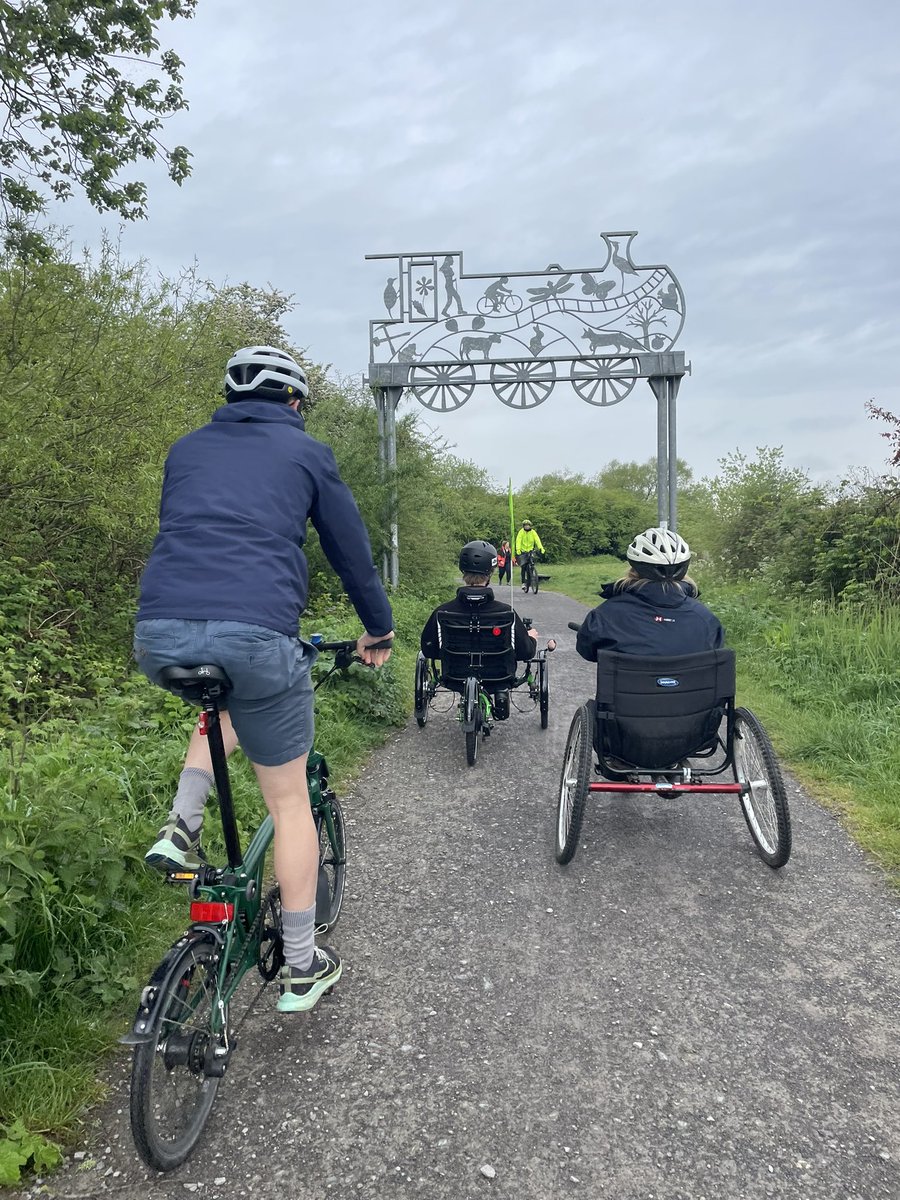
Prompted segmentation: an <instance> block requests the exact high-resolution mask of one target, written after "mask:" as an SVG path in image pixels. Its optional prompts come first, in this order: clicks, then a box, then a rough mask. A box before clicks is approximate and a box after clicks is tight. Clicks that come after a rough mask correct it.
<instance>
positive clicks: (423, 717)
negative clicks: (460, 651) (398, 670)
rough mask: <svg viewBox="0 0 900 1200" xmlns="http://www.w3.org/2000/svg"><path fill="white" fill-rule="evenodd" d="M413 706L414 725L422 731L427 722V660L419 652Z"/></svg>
mask: <svg viewBox="0 0 900 1200" xmlns="http://www.w3.org/2000/svg"><path fill="white" fill-rule="evenodd" d="M414 705H415V714H416V724H417V725H418V726H419V728H420V729H424V728H425V723H426V721H427V720H428V659H427V658H426V657H425V655H424V654H423V653H422V652H421V650H420V651H419V656H418V658H417V659H416V683H415V696H414Z"/></svg>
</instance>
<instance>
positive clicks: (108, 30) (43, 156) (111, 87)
mask: <svg viewBox="0 0 900 1200" xmlns="http://www.w3.org/2000/svg"><path fill="white" fill-rule="evenodd" d="M195 8H196V0H130V3H128V4H109V3H108V2H107V0H19V2H18V3H15V4H14V3H10V2H8V0H3V2H2V3H0V34H2V36H0V103H2V107H3V110H4V113H5V120H4V126H3V133H2V136H0V191H2V194H3V203H4V207H5V210H6V225H7V244H8V245H9V246H12V247H14V248H15V249H16V250H17V251H18V253H19V254H20V255H22V256H23V257H34V256H38V257H45V256H46V254H47V252H48V243H47V241H46V239H45V237H44V236H43V235H42V234H41V233H39V232H38V231H37V230H36V229H35V228H34V226H33V225H32V223H31V222H30V220H29V218H30V217H32V216H33V215H34V214H36V213H40V212H41V211H42V210H43V208H44V204H45V196H46V193H47V192H48V191H49V193H50V194H51V195H52V196H54V197H55V198H56V199H61V200H65V199H67V198H68V197H69V196H71V195H72V193H73V191H74V189H75V188H76V187H80V188H81V189H82V190H83V191H84V193H85V195H86V196H87V198H88V200H89V201H90V202H91V204H93V205H94V207H95V208H97V209H99V210H101V211H103V210H111V211H113V212H115V213H118V214H119V215H120V216H122V217H124V218H126V219H127V220H133V219H135V218H138V217H143V216H145V215H146V201H147V189H146V185H145V184H143V183H141V182H140V181H139V180H128V181H127V182H122V181H121V180H120V178H119V176H120V172H121V170H122V168H123V167H125V166H127V165H129V164H131V163H136V162H138V161H139V160H141V159H144V160H154V159H162V160H164V161H165V162H166V164H167V167H168V173H169V177H170V178H171V179H173V180H174V181H175V182H176V183H178V184H180V183H182V182H183V181H184V180H185V179H186V178H187V176H188V174H189V173H190V167H189V163H188V152H187V150H186V149H185V147H184V146H176V147H175V148H174V149H173V150H166V149H165V147H164V146H163V145H162V143H161V142H160V140H159V132H160V130H161V128H162V123H163V119H164V118H166V117H168V116H169V115H171V114H172V113H177V112H179V111H180V110H181V109H183V108H186V107H187V101H186V100H185V98H184V95H183V93H182V90H181V67H182V63H181V60H180V59H179V58H178V56H177V55H176V54H175V53H174V52H173V51H171V50H165V51H163V52H162V53H161V54H160V55H159V57H158V59H154V56H155V55H156V54H157V52H158V51H159V41H158V39H157V37H156V29H157V26H158V24H159V22H160V21H161V20H162V19H163V17H169V18H171V19H175V18H177V17H185V18H189V17H191V16H192V15H193V13H194V9H195ZM126 63H127V66H126V65H125V64H126ZM136 66H138V67H140V68H142V70H141V71H136V70H135V67H136ZM160 76H162V78H160Z"/></svg>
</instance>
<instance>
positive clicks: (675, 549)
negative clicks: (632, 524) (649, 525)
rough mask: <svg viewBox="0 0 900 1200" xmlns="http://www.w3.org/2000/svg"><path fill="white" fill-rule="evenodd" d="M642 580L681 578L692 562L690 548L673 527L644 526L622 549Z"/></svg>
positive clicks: (675, 579) (674, 579)
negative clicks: (629, 543)
mask: <svg viewBox="0 0 900 1200" xmlns="http://www.w3.org/2000/svg"><path fill="white" fill-rule="evenodd" d="M625 557H626V558H627V559H628V561H629V563H630V564H631V566H632V567H633V568H634V569H635V571H636V572H637V573H638V575H640V577H641V578H642V579H656V580H672V581H677V580H679V579H684V577H685V575H686V574H687V570H688V567H689V566H690V565H691V548H690V546H689V545H688V544H687V542H686V541H685V540H684V538H682V537H679V536H678V534H677V533H675V531H674V530H672V529H660V528H655V529H646V530H645V531H644V532H643V533H639V534H638V535H637V537H636V538H635V539H634V541H633V542H632V543H631V545H630V546H629V547H628V549H627V550H626V552H625Z"/></svg>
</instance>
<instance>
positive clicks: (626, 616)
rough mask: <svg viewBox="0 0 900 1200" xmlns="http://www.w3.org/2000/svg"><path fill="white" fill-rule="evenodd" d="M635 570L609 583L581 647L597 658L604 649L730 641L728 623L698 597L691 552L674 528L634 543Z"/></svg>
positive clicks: (679, 647)
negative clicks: (691, 573) (689, 574)
mask: <svg viewBox="0 0 900 1200" xmlns="http://www.w3.org/2000/svg"><path fill="white" fill-rule="evenodd" d="M626 557H627V559H628V563H629V569H628V571H627V572H626V574H625V575H624V576H623V577H622V578H621V579H618V580H616V582H615V583H607V584H604V586H603V588H602V590H601V592H600V595H601V596H602V597H603V600H604V603H603V604H600V605H598V606H597V608H594V609H592V610H591V611H590V612H589V613H588V615H587V616H586V617H585V619H584V621H583V622H582V625H581V628H580V629H579V630H578V636H577V638H576V640H575V648H576V650H577V651H578V653H579V654H580V655H581V657H582V658H586V659H587V660H588V661H589V662H594V661H595V660H596V658H597V651H598V650H616V651H618V652H619V653H621V654H642V655H660V656H662V655H678V654H696V653H698V652H699V651H701V650H717V649H718V648H719V646H721V645H722V644H723V642H724V640H725V633H724V630H723V629H722V625H721V623H720V622H719V619H718V617H716V616H715V615H714V614H713V613H712V612H710V610H709V609H708V608H707V607H706V605H705V604H701V603H700V601H699V600H698V599H697V585H696V584H695V583H694V582H693V580H692V579H689V578H688V577H687V570H688V567H689V566H690V562H691V551H690V547H689V546H688V544H687V542H686V541H684V539H683V538H681V537H679V536H678V534H677V533H674V532H673V531H672V530H669V529H648V530H646V531H645V532H644V533H639V534H638V535H637V537H636V538H635V539H634V541H633V542H632V543H631V545H630V546H629V547H628V550H627V554H626Z"/></svg>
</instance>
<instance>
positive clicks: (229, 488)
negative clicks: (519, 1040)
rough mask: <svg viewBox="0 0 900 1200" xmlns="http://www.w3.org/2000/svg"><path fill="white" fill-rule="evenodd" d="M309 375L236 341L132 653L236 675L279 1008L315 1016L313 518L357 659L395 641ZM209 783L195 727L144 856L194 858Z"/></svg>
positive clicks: (232, 709)
mask: <svg viewBox="0 0 900 1200" xmlns="http://www.w3.org/2000/svg"><path fill="white" fill-rule="evenodd" d="M308 394H309V386H308V384H307V380H306V373H305V372H304V370H303V368H302V367H301V366H300V365H299V364H298V363H297V362H295V361H294V359H293V358H292V357H291V356H290V355H289V354H286V353H285V352H284V351H283V350H278V349H275V348H274V347H272V346H249V347H246V348H245V349H242V350H238V351H237V352H236V353H235V354H234V355H233V356H232V358H231V359H230V360H229V362H228V366H227V368H226V372H225V399H226V401H227V403H226V404H225V405H223V406H222V407H221V408H219V409H217V410H216V412H215V413H214V414H213V417H212V421H211V422H210V423H209V424H208V425H204V426H202V428H200V429H196V430H194V431H193V433H189V434H187V435H186V436H185V437H183V438H181V439H180V440H179V441H177V442H176V443H175V445H174V446H172V448H171V449H170V451H169V455H168V458H167V459H166V465H165V472H164V475H163V488H162V500H161V504H160V515H159V533H158V534H157V536H156V540H155V542H154V543H153V549H152V551H151V553H150V558H149V560H148V562H147V566H146V568H145V570H144V574H143V576H142V578H141V596H140V605H139V609H138V621H137V627H136V629H135V637H134V649H135V656H136V658H137V662H138V666H139V667H140V669H141V670H142V671H143V672H144V674H145V675H147V676H148V677H149V678H150V679H151V680H153V682H154V683H159V680H160V672H161V671H162V670H163V668H164V667H170V666H199V665H201V664H203V663H210V664H215V665H218V666H220V667H221V668H222V669H223V670H224V671H225V673H226V674H227V675H228V677H229V679H230V680H231V682H232V684H233V689H232V691H231V692H230V694H229V696H228V712H227V713H225V714H223V719H222V734H223V737H224V740H225V748H226V751H227V752H229V753H230V752H231V751H232V750H233V749H234V748H235V745H236V744H237V743H238V742H240V745H241V748H242V749H243V751H244V753H245V754H246V755H247V757H248V758H249V759H250V761H251V762H252V763H253V767H254V770H255V771H256V777H257V780H258V781H259V786H260V790H261V791H262V794H263V798H264V799H265V802H266V805H267V807H268V809H269V812H270V813H271V814H272V820H273V821H274V824H275V875H276V877H277V879H278V882H279V884H280V886H281V900H282V907H283V912H282V920H283V926H284V953H285V961H286V966H285V967H284V968H283V970H282V972H281V980H280V983H281V995H280V997H279V1000H278V1008H279V1010H280V1011H282V1012H297V1011H304V1010H307V1009H310V1008H312V1007H313V1005H315V1003H316V1002H317V1001H318V999H319V997H320V996H321V995H322V994H323V993H324V992H325V991H327V989H328V988H330V987H331V986H332V985H333V984H334V983H336V982H337V980H338V979H339V978H340V975H341V969H342V967H341V960H340V957H339V955H338V954H337V953H336V952H335V951H334V950H332V949H331V947H329V946H318V947H317V946H316V944H315V911H316V904H315V900H316V881H317V877H318V862H319V846H318V838H317V836H316V829H315V824H314V821H313V817H312V813H311V810H310V804H309V792H308V789H307V784H306V759H307V755H308V751H309V749H310V747H311V746H312V742H313V690H312V684H311V681H310V668H311V666H312V664H313V661H314V660H315V656H316V651H315V650H314V648H313V647H312V646H311V645H309V643H307V642H304V641H301V640H300V639H299V637H298V623H299V619H300V613H301V612H302V611H303V608H304V607H305V605H306V599H307V592H308V570H307V565H306V558H305V556H304V554H303V544H304V542H305V541H306V533H307V528H306V527H307V521H308V520H311V521H312V523H313V525H314V526H315V527H316V529H317V530H318V533H319V539H320V541H321V544H322V548H323V550H324V551H325V554H326V556H327V558H328V560H329V562H330V563H331V565H332V566H333V567H334V569H335V571H336V572H337V573H338V575H339V576H340V579H341V582H342V584H343V585H344V588H345V590H346V592H347V595H348V596H349V597H350V600H351V602H352V603H353V607H354V608H355V609H356V611H357V613H358V615H359V618H360V620H361V622H362V624H363V626H364V628H365V630H366V632H365V633H364V634H362V635H361V636H360V638H359V641H358V642H357V652H358V654H359V656H360V657H361V658H362V659H363V661H364V662H366V663H369V664H370V665H372V666H380V665H381V664H382V663H383V662H385V661H386V660H387V658H388V657H389V655H390V650H389V649H384V650H373V649H371V647H372V645H373V644H375V643H378V642H380V641H383V640H388V639H391V638H393V636H394V635H393V630H392V625H393V620H392V616H391V606H390V603H389V602H388V598H387V596H386V594H385V591H384V588H383V587H382V585H381V581H380V580H379V578H378V575H377V573H376V571H375V566H374V564H373V561H372V549H371V546H370V544H369V537H368V534H367V533H366V528H365V525H364V524H363V521H362V518H361V517H360V515H359V510H358V509H357V507H356V503H355V501H354V499H353V496H352V495H351V493H350V490H349V488H348V487H347V485H346V484H345V483H344V482H343V480H342V479H341V477H340V475H339V474H338V469H337V464H336V463H335V459H334V454H333V453H332V451H331V449H330V448H329V447H328V446H326V445H323V444H322V443H321V442H317V441H316V440H315V439H314V438H312V437H310V436H309V434H308V433H306V432H305V430H304V426H303V418H302V417H301V416H300V413H299V411H298V410H299V406H300V402H301V401H302V400H305V399H306V397H307V395H308ZM212 787H213V775H212V764H211V761H210V755H209V748H208V745H207V740H206V738H205V737H202V736H201V735H200V733H199V731H198V730H197V729H195V730H194V733H193V735H192V737H191V741H190V745H189V747H188V753H187V758H186V760H185V764H184V770H183V771H182V773H181V778H180V780H179V783H178V790H177V793H176V795H175V799H174V802H173V805H172V811H171V812H170V813H169V817H168V820H167V822H166V824H165V826H164V827H163V828H162V829H161V830H160V833H159V837H158V838H157V840H156V842H155V844H154V845H153V846H152V847H151V849H150V850H149V851H148V853H147V855H146V861H147V863H148V864H149V865H150V866H152V867H154V868H156V869H158V870H160V871H171V870H179V869H180V870H185V869H188V870H194V869H196V868H197V867H198V866H199V865H200V831H201V827H202V823H203V810H204V806H205V804H206V799H207V796H208V795H209V792H210V790H211V789H212Z"/></svg>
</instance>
